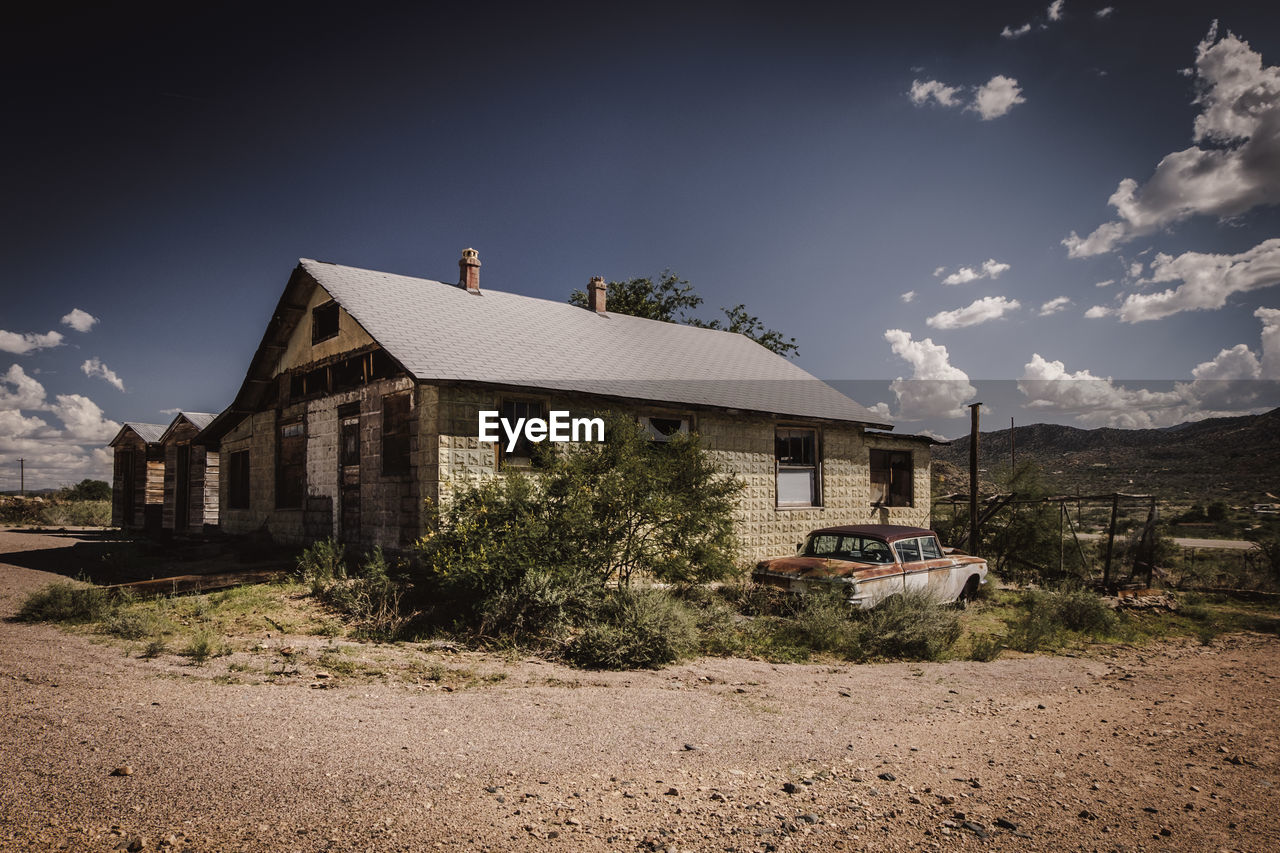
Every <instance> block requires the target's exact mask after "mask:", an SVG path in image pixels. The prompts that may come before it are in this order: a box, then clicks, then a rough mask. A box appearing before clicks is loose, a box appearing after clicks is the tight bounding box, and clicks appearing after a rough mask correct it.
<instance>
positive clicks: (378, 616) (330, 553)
mask: <svg viewBox="0 0 1280 853" xmlns="http://www.w3.org/2000/svg"><path fill="white" fill-rule="evenodd" d="M321 544H323V543H316V545H321ZM342 556H343V555H342V546H337V548H336V549H335V548H333V547H332V543H330V545H329V547H326V548H324V549H322V559H319V560H317V563H318V564H319V569H318V571H317V572H316V573H315V574H314V575H312V579H311V588H312V592H313V594H314V595H316V597H317V598H319V599H320V600H321V601H324V602H325V603H326V604H328V605H329V606H330V607H333V608H334V609H336V610H338V611H341V612H342V613H343V614H344V615H345V616H346V617H347V619H348V621H350V622H351V623H352V636H355V637H359V638H364V639H369V640H375V641H378V642H389V641H391V640H395V639H399V638H400V636H401V635H402V633H403V632H404V630H405V628H406V626H407V625H408V624H409V623H410V622H411V621H412V619H413V617H414V615H415V614H413V613H409V612H406V611H405V609H404V608H403V606H402V603H403V600H404V596H405V593H406V586H407V582H406V581H405V579H404V573H405V567H404V566H403V565H399V566H396V567H393V566H392V565H391V564H390V563H388V561H387V558H386V555H385V554H383V552H382V549H381V548H374V549H373V552H372V553H371V554H369V555H368V556H367V557H366V558H365V559H364V561H363V562H362V563H361V564H360V566H359V567H358V569H357V570H356V571H355V572H354V573H353V574H351V575H348V574H347V573H346V566H345V563H344V562H343V561H342ZM338 567H341V568H340V569H339V568H338ZM326 570H329V571H331V572H333V574H331V575H330V577H329V579H328V580H321V578H322V577H323V576H324V572H325V571H326Z"/></svg>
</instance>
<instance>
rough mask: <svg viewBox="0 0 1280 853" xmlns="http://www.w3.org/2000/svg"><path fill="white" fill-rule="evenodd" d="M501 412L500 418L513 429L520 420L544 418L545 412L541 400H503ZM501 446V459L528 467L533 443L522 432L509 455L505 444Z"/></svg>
mask: <svg viewBox="0 0 1280 853" xmlns="http://www.w3.org/2000/svg"><path fill="white" fill-rule="evenodd" d="M501 411H502V414H501V417H502V418H504V419H505V420H506V422H507V423H509V424H511V425H512V426H513V427H514V426H515V425H516V423H517V422H518V421H519V420H520V418H526V419H527V418H545V417H546V411H545V409H544V407H543V405H542V401H541V400H503V401H502V406H501ZM501 446H502V453H503V458H504V460H505V461H506V462H508V463H514V464H517V465H528V464H529V462H530V460H531V459H532V458H533V442H531V441H529V439H528V438H526V437H525V435H524V431H523V430H521V432H520V437H519V438H518V439H516V446H515V448H513V449H512V450H511V452H510V453H508V452H507V448H506V444H505V442H504V443H503V444H502V445H501Z"/></svg>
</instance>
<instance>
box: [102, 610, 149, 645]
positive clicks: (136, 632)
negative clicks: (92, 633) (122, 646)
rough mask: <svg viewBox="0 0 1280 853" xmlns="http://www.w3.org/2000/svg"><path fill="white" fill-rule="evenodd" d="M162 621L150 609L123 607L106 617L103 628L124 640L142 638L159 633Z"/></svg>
mask: <svg viewBox="0 0 1280 853" xmlns="http://www.w3.org/2000/svg"><path fill="white" fill-rule="evenodd" d="M160 628H161V621H160V619H159V618H158V617H157V616H156V614H154V613H152V612H149V611H137V610H128V609H122V610H117V611H116V612H114V613H112V614H111V615H109V616H108V617H107V618H106V621H105V622H103V624H102V630H103V631H105V632H106V633H108V634H112V635H114V636H117V637H119V638H120V639H122V640H141V639H142V638H143V637H152V636H155V635H156V634H157V633H159V631H160Z"/></svg>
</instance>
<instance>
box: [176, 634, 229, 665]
mask: <svg viewBox="0 0 1280 853" xmlns="http://www.w3.org/2000/svg"><path fill="white" fill-rule="evenodd" d="M229 653H230V649H228V648H227V647H226V646H225V645H223V644H222V642H221V638H220V637H218V636H216V635H215V634H213V633H212V632H209V631H197V632H196V633H194V634H192V635H191V640H190V641H189V642H188V643H187V645H186V647H185V648H184V649H183V650H182V655H183V656H184V657H188V658H191V661H192V663H197V664H202V663H204V662H205V661H207V660H208V659H209V658H212V657H219V656H221V655H225V654H229Z"/></svg>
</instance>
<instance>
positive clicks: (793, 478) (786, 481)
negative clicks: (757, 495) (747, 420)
mask: <svg viewBox="0 0 1280 853" xmlns="http://www.w3.org/2000/svg"><path fill="white" fill-rule="evenodd" d="M773 448H774V462H775V465H776V468H777V501H778V506H821V505H822V496H821V494H820V492H821V489H820V484H821V480H822V478H821V476H819V471H820V467H819V460H818V431H817V430H814V429H792V428H786V429H779V430H778V431H777V432H776V433H775V434H774V442H773Z"/></svg>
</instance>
